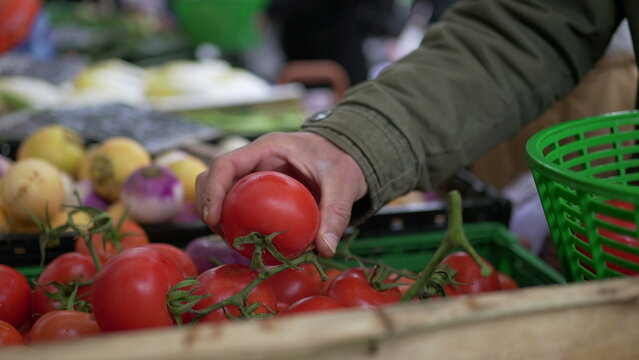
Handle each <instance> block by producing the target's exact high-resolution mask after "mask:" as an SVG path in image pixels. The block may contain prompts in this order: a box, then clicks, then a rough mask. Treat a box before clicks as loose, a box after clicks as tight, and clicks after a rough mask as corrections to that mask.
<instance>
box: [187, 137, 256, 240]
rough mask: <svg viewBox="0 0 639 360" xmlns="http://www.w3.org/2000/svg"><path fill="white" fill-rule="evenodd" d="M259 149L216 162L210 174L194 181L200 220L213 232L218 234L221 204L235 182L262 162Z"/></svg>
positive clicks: (208, 172)
mask: <svg viewBox="0 0 639 360" xmlns="http://www.w3.org/2000/svg"><path fill="white" fill-rule="evenodd" d="M259 151H260V150H259V148H258V149H250V148H246V150H245V149H244V148H241V149H238V150H235V151H234V152H233V153H235V152H237V153H236V154H233V155H232V156H229V155H231V153H229V154H227V155H224V156H221V157H220V158H218V159H216V160H215V161H214V162H213V163H212V164H211V165H210V167H209V170H207V171H205V172H203V173H202V174H200V175H199V176H198V177H197V179H196V193H197V195H196V197H197V201H198V204H197V206H198V210H199V212H200V217H201V218H202V221H204V223H205V224H207V225H208V226H209V227H210V228H211V229H213V230H214V231H215V232H217V233H219V230H220V229H219V222H220V215H221V211H222V204H223V202H224V197H225V196H226V193H227V192H228V191H229V190H230V189H231V186H233V183H234V182H235V180H237V179H239V178H241V177H242V176H244V175H247V174H249V173H251V172H252V171H254V169H255V168H256V166H257V164H258V163H259V162H260V159H261V158H262V157H261V155H259Z"/></svg>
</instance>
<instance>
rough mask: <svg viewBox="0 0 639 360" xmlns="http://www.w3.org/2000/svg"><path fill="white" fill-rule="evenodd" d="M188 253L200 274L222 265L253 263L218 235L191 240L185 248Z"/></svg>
mask: <svg viewBox="0 0 639 360" xmlns="http://www.w3.org/2000/svg"><path fill="white" fill-rule="evenodd" d="M185 251H186V253H187V254H188V255H189V256H190V257H191V260H193V262H194V263H195V266H197V270H198V272H199V273H202V272H203V271H205V270H207V269H210V268H212V267H215V266H217V265H218V264H217V263H216V261H218V262H219V263H221V264H242V265H246V266H248V265H250V264H251V261H250V260H249V259H247V258H246V257H244V255H242V254H240V253H239V252H238V251H237V250H234V249H232V248H231V247H230V246H229V245H228V244H227V243H226V242H225V241H224V240H223V239H222V238H221V237H219V236H217V235H211V236H201V237H198V238H195V239H193V240H191V241H190V242H189V243H188V244H187V245H186V248H185Z"/></svg>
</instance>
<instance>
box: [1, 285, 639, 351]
mask: <svg viewBox="0 0 639 360" xmlns="http://www.w3.org/2000/svg"><path fill="white" fill-rule="evenodd" d="M638 324H639V277H634V278H622V279H614V280H600V281H592V282H589V283H578V284H570V285H554V286H544V287H536V288H528V289H522V290H517V291H509V292H497V293H492V294H482V295H479V296H474V297H468V298H458V299H449V300H439V301H430V302H428V303H421V304H420V303H408V304H402V305H397V306H391V307H386V308H383V309H378V310H346V311H336V312H331V313H325V314H307V315H302V316H290V317H279V318H272V319H266V320H255V321H247V322H236V323H229V324H225V325H209V324H200V325H198V326H192V327H185V328H167V329H161V330H149V331H137V332H129V333H120V334H110V335H103V336H100V337H96V338H92V339H84V340H75V341H69V342H65V343H62V342H58V343H55V344H49V345H39V346H35V345H33V346H30V347H25V348H11V349H7V350H3V351H0V359H2V360H13V359H15V360H31V359H34V360H35V359H48V360H54V359H61V360H62V359H64V360H74V359H79V360H86V359H149V360H150V359H154V360H155V359H419V358H430V359H433V358H437V357H441V358H444V359H509V360H510V359H544V360H552V359H579V360H587V359H597V360H599V359H607V360H614V359H639V325H638Z"/></svg>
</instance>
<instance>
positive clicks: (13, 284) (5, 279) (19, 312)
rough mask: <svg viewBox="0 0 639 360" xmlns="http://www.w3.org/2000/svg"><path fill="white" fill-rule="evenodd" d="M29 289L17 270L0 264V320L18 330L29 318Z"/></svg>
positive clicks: (25, 279) (27, 283)
mask: <svg viewBox="0 0 639 360" xmlns="http://www.w3.org/2000/svg"><path fill="white" fill-rule="evenodd" d="M30 301H31V287H29V282H28V281H27V278H26V277H25V276H24V275H22V273H20V272H19V271H18V270H16V269H14V268H12V267H11V266H8V265H3V264H0V320H3V321H6V322H8V323H9V324H11V325H13V327H15V328H19V327H20V326H21V325H22V324H23V323H24V322H25V321H26V320H27V318H28V317H29V313H30V305H29V303H30Z"/></svg>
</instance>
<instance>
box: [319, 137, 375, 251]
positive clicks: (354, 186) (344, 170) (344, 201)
mask: <svg viewBox="0 0 639 360" xmlns="http://www.w3.org/2000/svg"><path fill="white" fill-rule="evenodd" d="M332 158H333V159H334V161H333V162H332V165H331V166H329V167H328V168H327V170H325V172H320V173H322V174H321V176H320V178H321V189H322V193H321V200H320V228H319V231H318V233H317V237H316V239H315V247H316V248H317V251H318V252H319V253H320V255H322V256H326V257H331V256H333V255H335V249H336V248H337V244H338V243H339V240H340V238H341V237H342V234H343V233H344V231H346V228H347V227H348V224H349V222H350V219H351V211H352V209H353V203H355V201H357V200H358V199H360V198H362V197H363V196H364V195H365V194H366V192H367V191H368V187H367V184H366V180H365V178H364V174H363V173H362V171H361V169H360V167H359V165H358V164H357V163H356V162H355V160H353V158H351V157H350V156H349V155H347V154H346V153H343V152H342V151H341V150H339V149H337V148H335V154H334V155H333V157H332Z"/></svg>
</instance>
